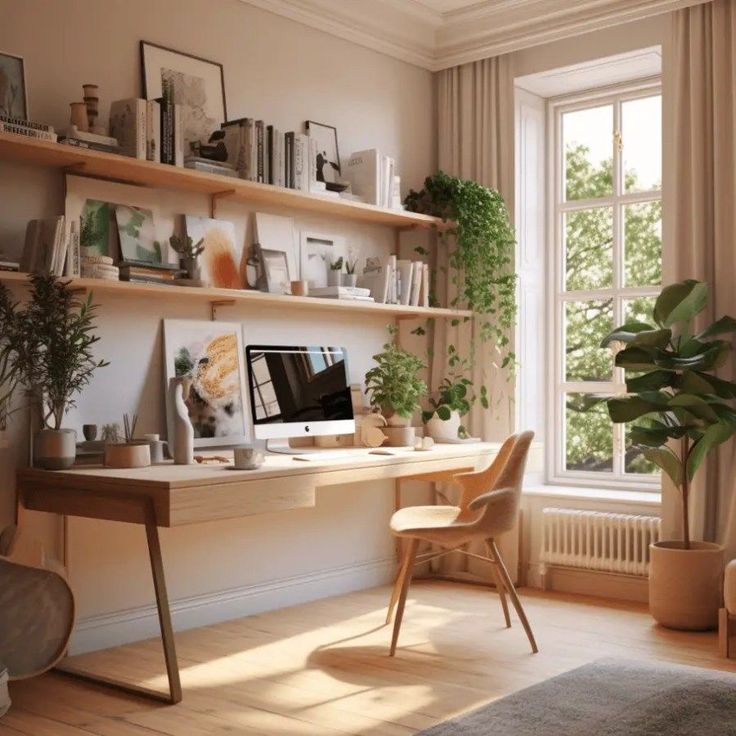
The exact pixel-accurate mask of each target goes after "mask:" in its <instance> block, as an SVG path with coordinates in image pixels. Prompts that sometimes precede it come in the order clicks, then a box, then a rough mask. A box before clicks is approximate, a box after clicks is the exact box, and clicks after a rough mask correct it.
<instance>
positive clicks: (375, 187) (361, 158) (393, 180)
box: [342, 148, 403, 210]
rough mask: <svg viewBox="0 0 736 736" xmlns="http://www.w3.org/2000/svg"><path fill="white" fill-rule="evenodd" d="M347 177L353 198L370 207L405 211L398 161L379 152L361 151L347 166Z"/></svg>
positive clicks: (344, 169)
mask: <svg viewBox="0 0 736 736" xmlns="http://www.w3.org/2000/svg"><path fill="white" fill-rule="evenodd" d="M342 173H343V176H344V178H345V180H346V181H348V182H350V191H351V192H352V194H355V195H358V196H359V197H362V198H363V199H364V201H365V202H368V204H374V205H376V206H377V207H386V208H388V209H394V210H400V209H403V206H402V204H401V177H400V176H398V175H397V174H396V161H395V160H394V159H393V158H392V157H391V156H384V155H383V154H382V153H381V152H380V151H379V150H378V149H377V148H370V149H368V150H365V151H357V152H356V153H354V154H352V155H351V156H350V158H349V159H348V161H347V163H346V164H345V166H343V172H342Z"/></svg>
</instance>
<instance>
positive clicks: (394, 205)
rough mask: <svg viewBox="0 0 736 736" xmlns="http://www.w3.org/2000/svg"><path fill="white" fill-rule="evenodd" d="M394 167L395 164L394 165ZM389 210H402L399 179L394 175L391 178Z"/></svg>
mask: <svg viewBox="0 0 736 736" xmlns="http://www.w3.org/2000/svg"><path fill="white" fill-rule="evenodd" d="M394 166H395V164H394ZM390 206H391V209H394V210H400V209H403V204H402V201H401V177H400V176H396V174H394V178H393V189H392V192H391V205H390Z"/></svg>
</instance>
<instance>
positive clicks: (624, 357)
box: [615, 346, 667, 371]
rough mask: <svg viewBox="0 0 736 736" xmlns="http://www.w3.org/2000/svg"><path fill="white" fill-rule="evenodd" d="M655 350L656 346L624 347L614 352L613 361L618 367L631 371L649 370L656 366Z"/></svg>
mask: <svg viewBox="0 0 736 736" xmlns="http://www.w3.org/2000/svg"><path fill="white" fill-rule="evenodd" d="M655 351H656V348H649V347H642V346H637V347H628V348H624V349H623V350H619V351H618V353H616V360H615V363H616V365H617V366H618V367H619V368H627V369H628V370H632V371H651V370H654V369H656V368H657V363H655V355H656V353H655ZM663 367H667V366H663Z"/></svg>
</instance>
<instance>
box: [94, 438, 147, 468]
mask: <svg viewBox="0 0 736 736" xmlns="http://www.w3.org/2000/svg"><path fill="white" fill-rule="evenodd" d="M150 464H151V446H150V444H149V442H148V440H141V441H139V442H121V443H119V444H112V443H111V444H107V445H105V467H107V468H145V467H148V466H149V465H150Z"/></svg>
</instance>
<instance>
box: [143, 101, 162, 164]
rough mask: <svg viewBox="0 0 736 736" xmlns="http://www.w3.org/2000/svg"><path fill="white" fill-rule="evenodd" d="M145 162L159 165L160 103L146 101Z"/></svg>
mask: <svg viewBox="0 0 736 736" xmlns="http://www.w3.org/2000/svg"><path fill="white" fill-rule="evenodd" d="M146 160H147V161H155V162H157V163H161V103H160V102H157V101H156V100H146Z"/></svg>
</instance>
